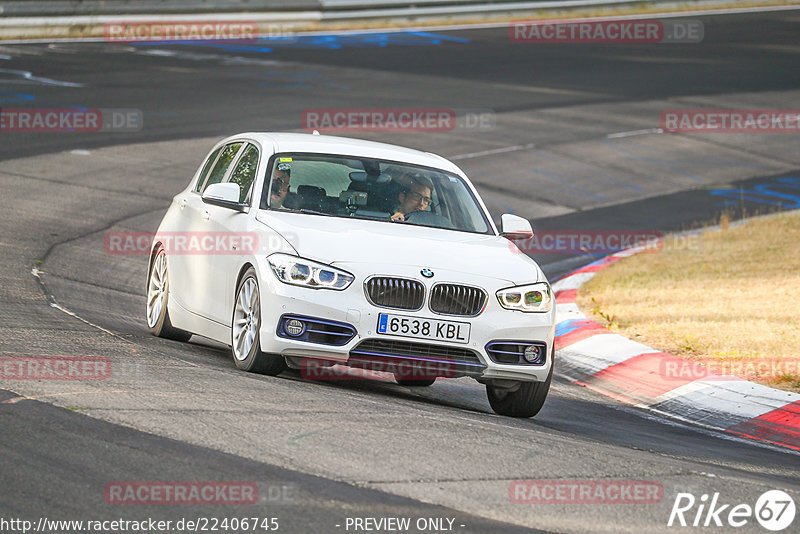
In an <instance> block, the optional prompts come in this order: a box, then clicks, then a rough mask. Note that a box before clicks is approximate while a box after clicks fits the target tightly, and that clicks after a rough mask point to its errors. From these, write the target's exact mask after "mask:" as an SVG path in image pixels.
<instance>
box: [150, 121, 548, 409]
mask: <svg viewBox="0 0 800 534" xmlns="http://www.w3.org/2000/svg"><path fill="white" fill-rule="evenodd" d="M501 226H502V228H500V230H499V231H498V229H497V228H496V227H495V225H494V223H493V222H492V219H491V218H490V216H489V213H488V212H487V210H486V207H485V206H484V204H483V202H482V201H481V199H480V197H479V196H478V192H477V191H476V190H475V188H474V187H473V185H472V184H471V183H470V181H469V180H468V179H467V177H466V176H465V175H464V173H463V172H462V171H461V170H460V169H459V168H458V167H456V166H455V165H454V164H453V163H451V162H450V161H448V160H446V159H444V158H442V157H439V156H436V155H434V154H430V153H426V152H420V151H416V150H411V149H406V148H401V147H397V146H392V145H387V144H381V143H374V142H368V141H361V140H355V139H347V138H341V137H332V136H322V135H316V134H313V135H312V134H289V133H244V134H241V135H236V136H233V137H230V138H228V139H225V140H223V141H221V142H220V143H218V144H217V145H216V146H215V147H214V148H213V149H212V150H211V152H210V153H209V155H208V157H207V158H206V160H205V161H204V162H203V163H202V165H200V168H199V169H198V170H197V173H196V174H195V175H194V177H193V178H192V180H191V182H190V183H189V184H188V186H187V187H186V189H184V190H183V191H181V192H180V193H179V194H178V195H176V196H175V197H174V199H173V202H172V204H171V206H170V207H169V209H168V210H167V213H166V215H165V216H164V219H163V220H162V222H161V225H160V226H159V229H158V232H157V233H156V236H155V239H154V241H153V248H152V252H151V255H150V267H149V271H148V283H147V310H146V313H147V324H148V326H149V327H150V329H151V331H152V332H153V333H154V334H155V335H157V336H161V337H165V338H171V339H177V340H184V341H185V340H188V339H189V337H190V336H191V335H193V334H197V335H201V336H205V337H207V338H211V339H214V340H217V341H220V342H222V343H225V344H228V345H230V346H231V351H232V353H233V359H234V362H235V363H236V365H237V367H239V368H240V369H243V370H245V371H254V372H260V373H265V374H269V375H277V374H279V373H280V372H282V371H284V370H286V369H287V367H289V368H293V369H300V370H301V371H302V370H306V371H308V370H315V371H314V372H316V373H319V371H320V369H331V368H334V366H338V365H342V366H348V367H350V368H359V369H361V370H369V372H372V373H374V372H375V371H380V372H384V373H386V372H388V373H392V374H394V376H395V379H396V380H397V381H398V382H399V383H400V384H403V385H409V386H427V385H431V384H433V382H434V381H435V380H436V379H437V378H454V377H464V376H467V377H472V378H474V379H476V380H478V381H479V382H481V383H483V384H485V385H486V389H487V394H488V397H489V402H490V404H491V406H492V409H493V410H494V411H495V412H496V413H498V414H502V415H508V416H513V417H531V416H533V415H535V414H536V413H538V412H539V410H540V409H541V407H542V405H543V404H544V402H545V399H546V397H547V393H548V390H549V388H550V381H551V378H552V374H553V354H554V350H553V336H554V324H555V311H554V307H555V306H554V299H553V296H552V292H551V289H550V285H549V283H548V281H547V279H546V278H545V276H544V274H543V273H542V271H541V269H540V268H539V266H538V265H537V264H536V262H534V261H533V260H532V259H531V258H529V257H528V256H526V255H525V254H523V253H521V252H520V251H519V249H517V247H516V246H515V245H514V243H513V240H514V239H524V238H526V237H530V236H531V235H532V229H531V225H530V223H529V222H528V221H527V220H525V219H522V218H520V217H516V216H514V215H510V214H506V215H503V216H502V218H501ZM335 368H337V369H339V367H335ZM307 376H309V377H311V378H313V376H312V373H307ZM320 376H322V374H320ZM384 376H391V375H384Z"/></svg>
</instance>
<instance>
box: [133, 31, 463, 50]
mask: <svg viewBox="0 0 800 534" xmlns="http://www.w3.org/2000/svg"><path fill="white" fill-rule="evenodd" d="M443 42H451V43H462V44H463V43H469V42H470V40H469V39H465V38H461V37H452V36H448V35H440V34H436V33H429V32H414V31H399V32H379V33H354V34H347V35H298V36H281V37H261V38H258V39H248V40H245V41H236V40H227V41H208V40H197V41H147V42H138V43H131V44H132V45H134V46H164V45H183V46H199V47H205V48H217V49H222V50H227V51H230V52H240V53H261V54H266V53H270V52H273V51H274V50H275V49H276V48H300V49H306V50H319V49H327V50H340V49H343V48H385V47H388V46H436V45H441V44H442V43H443Z"/></svg>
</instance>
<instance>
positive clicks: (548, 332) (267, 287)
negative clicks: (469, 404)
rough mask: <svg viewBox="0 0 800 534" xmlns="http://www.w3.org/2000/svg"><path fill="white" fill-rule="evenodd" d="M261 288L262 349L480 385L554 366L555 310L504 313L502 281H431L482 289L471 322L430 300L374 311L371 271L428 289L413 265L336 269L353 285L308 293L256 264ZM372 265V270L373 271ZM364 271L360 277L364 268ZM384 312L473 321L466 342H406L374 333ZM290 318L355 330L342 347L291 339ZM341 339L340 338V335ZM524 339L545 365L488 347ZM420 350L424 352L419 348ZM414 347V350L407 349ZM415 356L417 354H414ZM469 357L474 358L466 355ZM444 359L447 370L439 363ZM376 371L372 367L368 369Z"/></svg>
mask: <svg viewBox="0 0 800 534" xmlns="http://www.w3.org/2000/svg"><path fill="white" fill-rule="evenodd" d="M259 267H260V268H259V278H260V282H261V287H262V288H263V289H262V299H261V302H262V321H261V335H260V339H261V350H262V351H264V352H268V353H274V354H281V355H283V356H286V357H293V358H310V359H314V360H325V361H328V362H334V363H340V364H346V365H351V366H354V367H369V362H382V363H387V362H388V363H390V364H391V363H397V362H399V361H402V360H406V361H417V362H424V361H427V362H431V363H428V364H425V365H427V366H428V367H427V368H429V369H430V368H434V369H435V368H440V369H441V370H442V373H441V376H451V377H454V376H471V377H474V378H480V379H481V380H492V379H510V380H525V381H539V382H541V381H545V380H546V379H547V376H548V374H549V372H550V367H551V365H552V358H551V355H552V347H553V336H554V333H555V326H554V325H555V311H554V310H555V306H553V309H552V310H551V311H550V312H547V313H523V312H520V311H512V310H507V309H504V308H502V307H501V306H500V304H499V303H498V302H497V298H496V297H495V292H496V291H497V290H498V289H501V288H504V287H509V286H510V285H512V284H509V283H508V282H507V281H504V280H498V279H493V278H489V277H476V276H475V275H471V274H470V275H467V274H465V273H459V272H456V271H449V272H445V271H443V270H441V269H437V270H436V282H442V281H447V282H453V283H460V284H465V285H472V286H478V287H482V288H483V289H484V290H485V291H486V292H487V294H488V301H487V304H486V306H485V308H484V310H483V312H482V313H480V314H479V315H477V316H475V317H463V316H449V315H441V314H436V313H434V312H432V311H431V310H430V309H429V308H428V303H427V296H426V302H425V304H424V305H423V307H422V309H420V310H418V311H412V310H394V309H388V308H382V307H378V306H375V305H373V304H371V303H370V302H369V300H368V299H367V297H366V294H365V289H364V280H365V279H366V278H367V277H369V276H371V275H373V274H378V273H380V274H386V275H387V276H399V277H407V278H413V279H416V280H419V281H421V282H422V283H423V284H424V285H425V286H426V291H429V290H430V288H431V286H432V285H433V284H434V281H433V280H427V279H424V278H422V277H421V276H420V274H419V273H420V269H419V268H418V267H411V266H376V265H372V264H370V265H369V266H367V265H365V264H351V265H338V264H337V267H340V268H343V269H346V270H347V271H349V272H351V273H353V274H354V275H355V276H356V279H355V281H354V282H353V283H352V284H351V285H350V286H349V287H348V288H347V289H345V290H343V291H333V290H326V289H310V288H305V287H298V286H292V285H288V284H284V283H282V282H280V281H278V280H277V278H276V277H275V276H274V274H273V273H272V271H271V269H270V267H269V265H268V264H267V263H266V262H264V263H262V264H261V265H260V266H259ZM376 267H377V268H376ZM367 268H368V269H369V271H368V272H359V271H362V270H364V271H366V269H367ZM381 313H390V314H397V315H403V316H408V317H413V318H418V319H435V320H447V321H456V322H467V323H469V324H470V337H469V342H468V343H456V342H442V341H434V340H427V339H418V338H411V337H401V336H394V335H387V334H381V333H378V332H377V327H378V317H379V315H380V314H381ZM287 316H293V317H298V316H301V317H309V318H317V319H321V320H323V321H329V322H334V323H340V324H344V325H349V326H352V327H353V329H354V331H355V333H354V335H353V337H352V339H350V340H349V341H347V342H346V343H344V344H341V345H335V344H330V343H321V342H314V341H310V340H308V339H306V340H298V339H291V336H287V335H286V332H285V330H282V329H281V326H280V323H281V319H282V318H285V317H287ZM340 339H341V338H340ZM508 340H516V341H527V342H537V343H540V344H543V345H544V346H545V347H546V348H545V351H546V352H545V354H546V358H545V361H544V363H543V364H540V365H531V364H525V365H523V364H502V363H497V362H495V361H493V359H492V358H490V357H489V355H488V354H487V352H486V346H487V345H488V344H490V343H491V342H496V341H508ZM417 345H424V346H426V347H427V348H426V349H425V350H426V351H427V352H426V353H424V354H423V353H419V351H416V349H418V348H419V347H414V346H417ZM409 346H411V348H409ZM415 351H416V352H415ZM469 354H472V355H474V356H473V357H470V356H469ZM440 362H445V364H446V365H444V366H441V365H439V363H440ZM373 368H374V367H373Z"/></svg>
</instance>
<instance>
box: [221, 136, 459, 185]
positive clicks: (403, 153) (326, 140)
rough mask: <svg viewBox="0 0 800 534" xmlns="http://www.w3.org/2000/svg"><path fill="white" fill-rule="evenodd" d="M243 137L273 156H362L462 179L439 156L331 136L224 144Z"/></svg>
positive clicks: (269, 137) (273, 138)
mask: <svg viewBox="0 0 800 534" xmlns="http://www.w3.org/2000/svg"><path fill="white" fill-rule="evenodd" d="M242 137H247V138H250V139H254V140H256V141H259V142H260V143H262V145H267V146H269V145H272V146H273V147H274V150H275V152H276V153H280V152H311V153H320V154H341V155H345V156H363V157H368V158H378V159H387V160H392V161H400V162H403V163H412V164H415V165H423V166H426V167H436V168H439V169H444V170H448V171H450V172H453V173H456V174H459V175H463V173H462V172H461V170H460V169H459V168H458V167H457V166H456V165H455V164H453V163H452V162H450V161H448V160H446V159H445V158H443V157H441V156H437V155H436V154H431V153H430V152H422V151H421V150H414V149H411V148H405V147H401V146H397V145H390V144H387V143H378V142H375V141H365V140H363V139H353V138H351V137H339V136H333V135H315V134H306V133H283V132H247V133H242V134H238V135H235V136H232V137H230V138H228V139H226V140H225V142H229V141H231V140H233V139H237V138H242Z"/></svg>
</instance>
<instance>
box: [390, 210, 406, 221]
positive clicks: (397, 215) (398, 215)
mask: <svg viewBox="0 0 800 534" xmlns="http://www.w3.org/2000/svg"><path fill="white" fill-rule="evenodd" d="M389 218H390V219H391V220H393V221H405V220H406V218H405V216H404V215H403V214H402V213H400V212H399V211H398V212H397V213H395V214H394V215H392V216H391V217H389Z"/></svg>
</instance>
